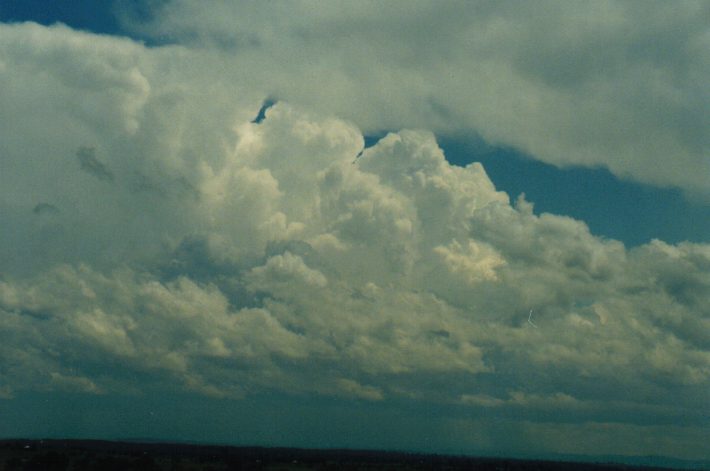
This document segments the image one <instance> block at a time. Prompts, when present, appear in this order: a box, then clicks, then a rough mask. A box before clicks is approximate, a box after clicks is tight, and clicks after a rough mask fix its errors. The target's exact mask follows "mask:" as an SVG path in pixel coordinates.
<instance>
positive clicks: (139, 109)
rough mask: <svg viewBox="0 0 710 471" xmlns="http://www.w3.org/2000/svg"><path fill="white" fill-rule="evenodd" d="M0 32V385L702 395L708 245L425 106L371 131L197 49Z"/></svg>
mask: <svg viewBox="0 0 710 471" xmlns="http://www.w3.org/2000/svg"><path fill="white" fill-rule="evenodd" d="M3 38H4V39H5V40H4V41H0V59H1V60H2V61H3V63H5V64H8V66H7V67H5V68H4V69H3V70H2V71H0V74H2V75H0V80H1V81H3V83H6V84H12V87H11V88H0V102H2V103H3V104H10V105H12V106H9V107H5V106H3V107H0V121H2V122H13V123H16V124H15V125H13V126H11V127H10V128H4V127H3V128H0V142H2V146H4V147H3V152H5V153H4V154H3V161H2V166H3V168H2V172H0V182H1V183H2V185H0V216H2V219H3V220H4V221H8V223H9V224H8V225H6V226H5V225H4V227H9V228H11V229H9V230H7V231H3V232H2V233H1V234H2V235H0V237H1V238H2V244H1V245H0V255H1V256H2V261H3V264H2V267H3V268H2V269H3V273H2V278H0V337H2V338H3V339H4V340H5V339H6V340H5V341H3V342H2V344H0V358H2V359H3V360H2V363H1V364H2V366H3V368H0V384H1V385H2V389H0V394H1V395H3V396H5V397H7V396H10V395H12V394H13V392H16V391H23V390H30V389H54V388H56V389H70V390H83V391H87V392H93V393H106V392H126V391H135V390H140V389H142V388H148V387H162V388H175V387H178V388H184V389H187V390H193V391H197V392H200V393H203V394H207V395H210V396H227V397H241V396H243V395H245V394H254V393H258V392H260V391H263V390H279V391H283V392H286V393H307V394H328V395H335V396H342V397H356V398H360V399H364V400H370V401H380V400H387V399H389V398H409V399H414V400H418V401H424V402H426V401H434V402H437V403H440V404H441V403H443V404H450V405H451V404H453V405H458V406H460V404H461V402H464V403H467V406H468V407H491V406H494V407H493V408H494V409H496V410H498V409H500V410H503V411H505V410H507V411H510V410H514V411H515V410H519V409H525V410H533V411H534V410H535V409H536V408H542V409H545V408H548V409H549V408H551V407H553V406H555V405H557V404H563V405H566V406H570V405H572V406H574V407H567V408H566V409H565V410H563V411H562V412H560V413H561V414H563V416H564V417H562V419H565V420H572V419H574V418H577V417H578V416H576V415H574V414H580V413H586V412H585V411H588V410H599V408H598V407H597V406H596V405H595V403H594V401H595V400H601V399H599V398H603V400H604V401H609V402H611V401H614V404H616V406H615V407H616V408H617V409H615V410H617V411H618V414H617V415H616V417H615V418H614V420H616V421H618V422H624V423H629V424H637V423H641V422H645V423H656V422H654V421H656V420H670V419H674V418H675V419H677V418H678V417H681V418H683V419H686V418H688V417H690V414H691V413H692V414H695V416H696V417H697V418H696V419H693V420H696V421H697V420H703V418H707V416H708V413H709V412H708V410H707V406H706V401H705V399H706V397H707V396H706V395H704V394H703V391H707V387H708V385H709V383H710V351H709V350H708V349H709V347H710V340H709V339H708V336H707V334H706V332H708V331H710V325H708V319H710V311H708V309H710V308H709V307H708V305H706V303H704V301H705V300H706V299H707V297H708V294H709V293H710V270H709V268H710V248H709V247H708V246H707V245H703V244H689V243H684V244H679V245H669V244H666V243H664V242H661V241H654V242H652V243H650V244H647V245H645V246H641V247H639V248H635V249H632V250H627V249H626V248H625V247H624V246H623V244H621V243H620V242H617V241H613V240H606V239H601V238H598V237H595V236H593V235H592V234H591V233H590V232H589V230H588V228H587V227H586V225H585V224H584V223H583V222H580V221H576V220H573V219H571V218H567V217H561V216H556V215H551V214H542V215H539V216H538V215H535V214H533V212H532V209H531V204H530V203H528V202H526V201H525V200H524V199H520V200H518V201H517V202H516V203H515V204H513V205H511V203H510V201H509V199H508V196H507V195H506V194H504V193H502V192H498V191H496V189H495V187H494V186H493V184H492V183H491V181H490V180H489V179H488V177H487V175H486V173H485V170H484V169H483V168H482V167H481V165H479V164H472V165H469V166H467V167H466V168H458V167H453V166H451V165H449V164H448V163H447V162H446V160H445V158H444V155H443V153H442V151H441V150H440V149H439V147H438V146H437V144H436V140H435V139H434V136H433V135H432V134H431V133H430V132H426V131H402V132H399V133H392V134H389V135H388V136H386V137H384V138H383V139H382V140H381V141H380V142H379V143H378V144H376V145H375V146H373V147H371V148H368V149H365V150H364V151H363V137H362V134H361V132H360V131H359V130H358V128H357V127H356V126H355V125H354V124H352V123H350V122H347V121H343V120H340V119H336V118H332V117H327V118H323V117H320V116H319V115H318V114H315V113H313V112H310V113H309V112H305V111H302V110H300V109H299V108H298V107H294V106H291V105H288V104H286V103H279V104H277V105H276V106H274V107H273V108H271V109H270V110H269V111H268V112H267V115H266V119H265V120H264V121H263V122H261V123H259V124H257V123H251V122H250V120H251V119H252V118H253V116H254V114H255V113H256V110H257V108H258V103H259V102H260V99H261V96H260V95H259V94H257V93H255V92H254V93H249V92H247V91H244V90H241V92H243V94H242V95H240V94H239V93H240V91H239V90H237V91H235V92H234V93H228V90H227V89H226V88H221V87H222V85H220V84H219V82H217V84H216V85H215V84H214V82H213V78H214V75H215V74H216V76H217V77H222V76H221V75H220V73H221V72H219V71H212V70H197V68H193V67H191V66H189V64H190V62H191V60H192V59H193V58H194V60H196V61H199V60H202V59H200V57H201V56H200V55H199V54H197V53H196V52H194V51H188V50H185V49H183V48H180V47H171V48H165V49H148V48H145V47H143V46H141V45H139V44H135V43H132V42H130V41H127V40H116V39H112V38H107V37H104V38H99V37H94V36H91V35H87V34H84V33H77V32H73V31H71V30H69V29H67V28H63V27H53V28H43V27H39V26H37V25H15V26H5V25H3V26H1V27H0V39H3ZM207 62H209V61H207ZM77 68H78V69H77ZM75 69H76V70H83V71H84V72H83V73H85V74H89V75H91V74H93V75H91V76H90V77H88V78H87V77H83V78H82V80H88V81H89V82H91V84H90V85H88V84H87V85H86V87H88V88H89V93H85V91H84V88H86V87H85V86H84V85H81V83H83V82H75V79H76V80H78V78H77V77H75V76H74V75H72V74H74V73H76V72H75ZM40 70H41V71H42V72H41V73H39V72H38V71H40ZM67 74H68V75H67ZM67 77H68V78H67ZM138 77H142V79H139V78H138ZM79 85H81V86H79ZM213 86H214V87H216V89H213V88H212V87H213ZM13 87H14V88H13ZM122 87H123V88H122ZM114 88H116V90H114ZM103 89H111V90H113V93H112V94H111V95H110V96H108V97H107V96H104V95H103V94H102V93H99V92H96V93H92V92H91V90H98V91H101V90H103ZM7 90H12V92H9V91H7ZM26 101H31V102H32V103H34V104H35V105H36V106H34V107H32V106H24V107H23V106H21V104H22V103H23V102H26ZM87 110H88V111H87ZM85 112H86V113H85ZM82 113H83V114H82ZM87 113H88V114H87ZM11 118H12V119H11ZM18 123H19V124H18ZM83 146H91V148H94V149H96V150H95V155H94V158H95V159H96V161H97V162H100V163H102V164H104V165H106V168H110V169H111V172H112V175H113V176H114V180H113V183H112V184H110V185H109V184H106V183H107V182H105V181H102V180H100V179H97V178H94V176H92V175H87V173H86V172H83V171H82V170H81V166H80V163H79V162H77V160H76V152H77V150H78V149H80V148H82V147H83ZM361 151H362V154H360V152H361ZM40 204H51V205H53V206H54V207H55V208H57V209H58V211H52V214H47V215H38V214H35V213H36V211H34V208H37V205H40ZM45 216H47V217H45ZM531 308H533V309H534V310H535V323H536V324H537V326H538V328H537V329H535V328H532V326H530V325H529V324H528V323H527V316H528V312H529V310H530V309H531ZM136 378H141V379H140V380H136ZM510 391H513V393H510ZM590 401H591V405H589V404H590ZM580 404H581V405H580ZM640 404H644V405H648V406H652V407H650V408H644V407H640ZM582 405H583V406H582ZM578 406H579V407H578ZM595 407H597V408H596V409H595ZM580 411H581V412H580ZM564 414H570V415H569V416H566V415H564ZM688 420H691V419H688ZM553 428H554V427H553ZM563 428H564V427H563ZM558 429H559V428H558ZM558 429H554V430H558ZM553 432H554V431H551V432H550V434H551V436H552V435H554V433H557V432H554V433H553ZM688 433H690V432H688ZM693 433H694V432H693Z"/></svg>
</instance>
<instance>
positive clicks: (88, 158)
mask: <svg viewBox="0 0 710 471" xmlns="http://www.w3.org/2000/svg"><path fill="white" fill-rule="evenodd" d="M76 157H77V159H79V166H80V167H81V169H82V170H83V171H85V172H86V173H90V174H91V175H93V176H95V177H96V178H98V179H99V180H103V181H105V182H113V179H114V177H113V172H111V170H110V169H109V168H108V167H107V166H106V164H104V163H102V162H101V161H100V160H99V159H97V158H96V149H95V148H93V147H79V150H77V151H76Z"/></svg>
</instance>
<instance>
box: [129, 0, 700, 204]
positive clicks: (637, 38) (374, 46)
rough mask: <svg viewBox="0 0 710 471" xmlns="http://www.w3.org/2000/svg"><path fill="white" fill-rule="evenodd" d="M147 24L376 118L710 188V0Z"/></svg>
mask: <svg viewBox="0 0 710 471" xmlns="http://www.w3.org/2000/svg"><path fill="white" fill-rule="evenodd" d="M154 5H157V6H155V7H154V10H153V13H154V16H153V17H152V19H151V20H150V21H147V22H146V21H145V20H143V22H141V21H139V20H136V19H133V20H131V17H130V15H127V18H128V19H127V21H126V23H127V24H128V25H129V27H132V28H133V30H134V31H135V32H136V33H138V34H141V35H144V36H145V37H148V38H151V39H153V40H156V41H163V42H174V43H180V44H186V45H189V46H190V47H196V48H200V49H202V50H209V51H213V52H214V51H219V52H218V53H219V54H221V55H222V57H223V58H224V59H223V60H224V62H225V63H231V64H234V67H235V69H234V70H233V71H231V72H230V73H231V74H234V75H235V76H238V77H239V80H240V82H244V83H252V84H258V85H259V86H262V87H263V88H264V91H265V92H266V93H269V94H274V95H275V96H277V97H279V98H283V99H286V100H287V101H290V102H292V103H294V104H299V106H306V107H309V108H310V109H314V110H318V111H320V112H322V111H325V112H326V113H328V114H330V113H335V114H337V115H338V116H342V117H347V118H349V119H352V120H354V121H355V122H356V123H357V124H358V125H359V126H360V127H361V128H363V129H365V130H366V131H372V130H382V129H386V130H390V129H401V128H402V127H416V128H425V129H431V130H434V131H436V132H449V133H451V132H464V133H468V134H474V135H478V136H481V137H482V138H483V139H485V140H487V141H488V142H490V143H493V144H497V145H504V146H511V147H514V148H517V149H519V150H521V151H523V152H526V153H528V154H529V155H531V156H532V157H533V158H536V159H540V160H542V161H545V162H548V163H552V164H554V165H559V166H566V165H582V166H590V167H592V166H603V167H607V168H608V169H610V170H611V171H612V172H613V173H614V174H615V175H617V176H621V177H624V178H631V179H635V180H638V181H641V182H645V183H650V184H656V185H663V186H668V185H671V186H677V187H680V188H683V189H685V190H688V191H690V192H692V193H700V194H702V195H705V196H707V195H708V194H710V178H709V177H708V175H710V155H709V154H708V149H709V148H710V142H709V141H708V139H709V138H708V133H707V129H708V128H709V127H710V122H709V121H708V119H709V118H708V116H709V115H710V114H709V113H708V109H710V95H708V92H707V86H706V84H705V83H706V77H707V76H708V75H710V52H708V51H710V29H709V27H708V22H707V18H708V15H710V4H708V3H707V2H701V1H697V2H696V1H688V2H682V3H681V4H673V5H670V4H668V3H665V2H645V1H628V2H622V3H619V2H604V1H603V2H592V3H587V2H547V1H546V2H535V3H530V4H524V5H521V4H520V3H519V2H475V3H473V4H472V3H471V2H430V1H395V2H387V3H386V4H382V3H380V2H356V3H352V2H347V1H338V2H329V4H328V5H323V4H322V3H321V2H313V1H300V2H268V3H265V4H262V3H257V4H254V3H249V2H221V1H209V2H203V1H194V0H170V1H167V2H160V3H157V4H154Z"/></svg>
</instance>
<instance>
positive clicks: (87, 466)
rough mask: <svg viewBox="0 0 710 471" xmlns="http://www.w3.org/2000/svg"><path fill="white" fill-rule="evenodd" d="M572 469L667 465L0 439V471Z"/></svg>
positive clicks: (594, 470) (627, 470) (628, 469)
mask: <svg viewBox="0 0 710 471" xmlns="http://www.w3.org/2000/svg"><path fill="white" fill-rule="evenodd" d="M572 469H574V470H578V471H603V470H608V471H615V470H618V471H621V470H624V471H631V470H645V471H651V470H661V469H666V468H649V467H634V466H628V465H617V464H592V463H578V462H574V463H573V462H556V461H530V460H517V459H503V458H476V457H467V456H446V455H430V454H416V453H403V452H388V451H363V450H310V449H297V448H262V447H233V446H212V445H192V444H175V443H137V442H128V441H126V442H112V441H100V440H0V470H2V471H6V470H7V471H15V470H22V471H85V470H90V471H130V470H135V471H194V470H210V471H233V470H240V471H241V470H269V471H276V470H279V471H296V470H324V471H325V470H328V471H330V470H332V471H336V470H344V471H355V470H358V471H379V470H387V471H400V470H402V471H404V470H406V471H420V470H421V471H424V470H441V471H455V470H481V471H488V470H491V471H499V470H500V471H532V470H552V471H562V470H572Z"/></svg>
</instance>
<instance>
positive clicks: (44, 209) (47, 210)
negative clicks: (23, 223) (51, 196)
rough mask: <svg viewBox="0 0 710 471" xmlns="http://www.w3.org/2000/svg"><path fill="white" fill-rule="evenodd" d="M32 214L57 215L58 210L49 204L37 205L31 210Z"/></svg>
mask: <svg viewBox="0 0 710 471" xmlns="http://www.w3.org/2000/svg"><path fill="white" fill-rule="evenodd" d="M32 212H33V213H34V214H37V215H38V216H42V215H45V214H46V215H49V214H59V212H60V211H59V208H57V207H56V206H54V205H53V204H50V203H38V204H37V206H35V207H34V208H32Z"/></svg>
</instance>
